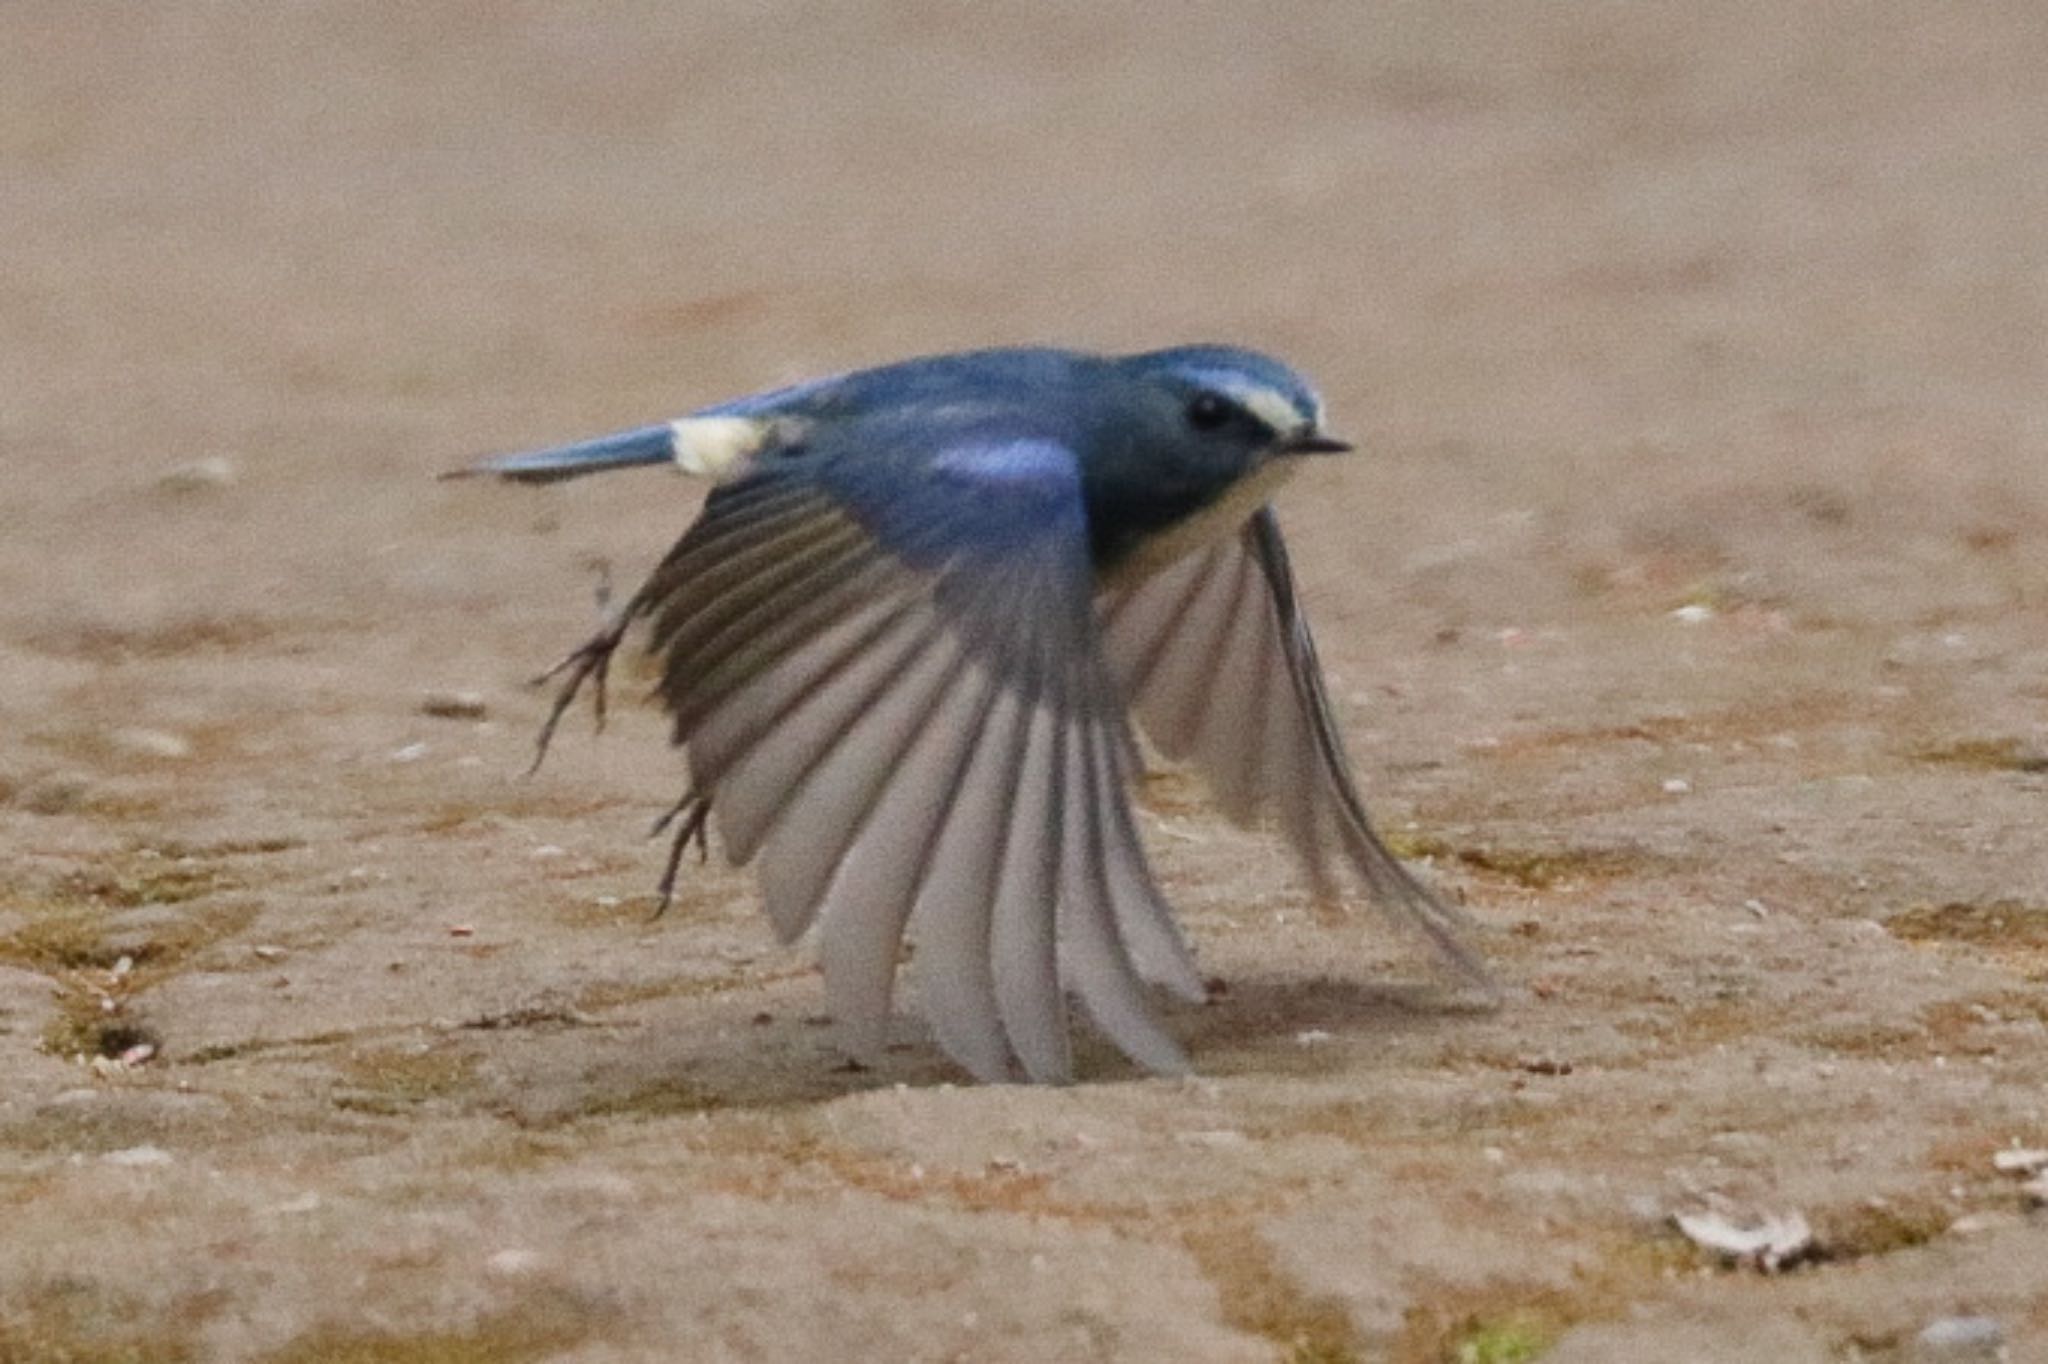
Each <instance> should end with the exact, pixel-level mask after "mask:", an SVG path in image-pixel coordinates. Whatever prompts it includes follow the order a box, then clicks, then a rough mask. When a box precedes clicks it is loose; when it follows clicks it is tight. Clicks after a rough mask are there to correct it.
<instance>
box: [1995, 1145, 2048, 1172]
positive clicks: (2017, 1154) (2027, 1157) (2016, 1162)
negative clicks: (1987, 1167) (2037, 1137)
mask: <svg viewBox="0 0 2048 1364" xmlns="http://www.w3.org/2000/svg"><path fill="white" fill-rule="evenodd" d="M1991 1167H1992V1168H1993V1169H1995V1170H1997V1171H1998V1173H2000V1174H2002V1175H2036V1174H2039V1173H2041V1171H2043V1170H2048V1151H2036V1150H2023V1149H2021V1148H2019V1147H2012V1148H2010V1149H2008V1150H2004V1151H2000V1152H1998V1153H1997V1154H1996V1155H1994V1156H1992V1157H1991Z"/></svg>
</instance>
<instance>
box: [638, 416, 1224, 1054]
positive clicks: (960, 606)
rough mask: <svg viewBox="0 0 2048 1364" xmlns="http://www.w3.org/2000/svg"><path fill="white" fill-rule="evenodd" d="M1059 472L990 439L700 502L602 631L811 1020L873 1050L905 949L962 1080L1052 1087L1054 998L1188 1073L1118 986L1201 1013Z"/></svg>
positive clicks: (860, 462) (865, 452)
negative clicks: (813, 998)
mask: <svg viewBox="0 0 2048 1364" xmlns="http://www.w3.org/2000/svg"><path fill="white" fill-rule="evenodd" d="M1093 598H1094V579H1093V574H1092V570H1091V568H1090V565H1089V559H1088V537H1087V528H1086V521H1085V516H1084V513H1083V510H1082V501H1081V486H1080V480H1079V473H1078V467H1077V462H1076V459H1075V456H1074V454H1073V452H1072V451H1071V450H1070V449H1069V448H1067V447H1066V446H1065V445H1063V444H1061V443H1059V442H1057V441H1053V440H1050V439H1045V438H1042V437H1035V436H1034V437H1023V436H1018V435H1016V434H1014V433H1007V434H1006V433H1005V432H1003V431H1001V430H997V429H981V430H968V431H965V432H956V433H955V434H954V435H953V436H952V437H950V438H948V439H947V440H945V441H943V442H935V441H933V440H932V438H931V437H930V436H928V435H926V436H922V437H921V436H920V435H919V434H918V433H917V432H915V431H914V430H909V429H906V430H903V431H895V432H878V431H874V430H869V431H865V432H862V433H861V441H860V445H859V447H858V448H855V447H854V446H853V445H852V443H851V442H850V441H849V442H848V443H847V445H846V447H845V448H837V447H833V446H830V445H825V444H819V443H807V444H806V445H805V446H804V447H803V448H801V449H800V450H796V451H792V452H790V453H789V454H788V455H786V456H784V457H778V458H772V459H768V460H765V461H763V462H762V463H761V464H760V465H759V466H757V467H756V468H755V469H754V470H753V471H752V472H751V473H749V474H747V475H746V476H745V477H743V478H741V479H739V480H738V481H736V482H733V483H730V484H727V485H725V486H723V487H720V488H719V489H717V490H716V491H714V492H713V493H712V495H711V497H710V498H709V499H708V500H707V502H706V504H705V507H704V511H703V514H702V516H701V517H700V518H699V520H698V521H697V523H696V524H695V525H694V526H693V527H692V528H691V530H690V531H689V532H688V533H687V534H686V535H685V536H684V537H683V539H682V540H681V541H680V542H678V543H677V545H676V546H675V548H674V549H673V550H672V551H671V552H670V553H669V555H668V557H667V558H666V559H665V560H664V561H663V563H662V564H661V566H660V567H659V568H658V569H656V571H655V572H654V574H653V575H652V576H651V577H650V579H649V580H648V582H647V584H646V585H645V586H643V587H642V588H641V589H640V591H639V592H638V593H637V594H636V595H635V596H634V598H633V600H632V602H631V603H629V606H628V608H627V609H628V613H629V615H633V616H639V617H644V618H645V619H646V620H647V621H648V622H649V624H650V626H651V630H650V648H651V649H652V650H653V651H654V652H656V653H657V654H658V655H659V657H660V659H661V665H662V683H661V687H662V692H663V696H664V699H665V701H666V703H667V706H668V709H669V711H670V713H671V714H672V716H673V718H674V725H675V730H674V732H675V738H676V741H677V742H678V743H680V744H681V745H683V746H684V747H685V749H686V750H687V752H688V755H689V761H690V766H691V772H692V778H693V780H694V782H695V784H696V789H697V790H698V791H699V792H700V793H702V794H704V795H706V796H708V797H710V798H711V800H712V803H713V808H714V809H715V810H716V811H717V813H718V817H719V823H720V832H721V834H722V835H723V839H724V842H725V845H726V848H727V852H728V855H729V856H730V857H731V858H732V860H733V861H734V862H736V863H742V864H744V863H747V862H752V861H758V863H759V867H760V873H759V874H760V878H761V884H762V889H763V892H764V898H765V899H766V901H767V908H768V912H769V915H770V917H771V918H772V919H773V921H774V923H775V926H776V928H777V930H778V932H779V933H780V934H781V935H782V936H783V938H784V939H785V940H789V939H794V938H796V937H797V936H799V935H800V934H802V933H804V932H805V931H806V930H807V929H808V928H810V927H811V925H812V924H813V922H814V921H821V925H822V926H821V929H820V951H821V959H822V965H823V969H824V974H825V982H826V990H827V994H828V997H829V999H830V1003H831V1008H832V1012H833V1013H834V1014H835V1016H836V1017H837V1018H838V1019H839V1020H840V1021H841V1023H842V1025H844V1026H845V1027H846V1028H848V1029H849V1030H850V1040H851V1042H852V1044H853V1049H854V1050H855V1052H856V1054H859V1053H860V1052H862V1051H865V1050H871V1049H872V1048H873V1047H874V1046H875V1045H876V1044H877V1043H878V1042H879V1041H880V1038H881V1034H882V1027H883V1024H884V1023H885V1021H886V1019H887V1016H888V1010H889V1003H890V996H891V990H892V984H893V980H894V976H895V969H896V964H897V959H898V956H899V953H900V948H901V942H902V939H903V937H904V936H905V933H906V931H907V932H908V933H909V935H910V936H911V938H912V939H913V940H914V942H915V943H916V948H917V952H916V959H915V967H914V973H915V976H916V980H917V984H918V990H919V994H920V997H921V1001H922V1004H923V1007H924V1012H925V1013H926V1015H927V1016H928V1018H929V1019H930V1021H931V1023H932V1025H933V1028H934V1030H935V1032H936V1033H937V1036H938V1038H939V1040H940V1042H941V1044H942V1045H943V1046H945V1048H946V1049H947V1050H948V1051H949V1052H950V1053H951V1054H952V1055H953V1056H954V1057H955V1058H957V1059H958V1060H959V1061H960V1062H961V1063H962V1064H964V1065H965V1066H967V1068H968V1069H970V1070H971V1071H973V1073H974V1074H975V1075H977V1076H978V1077H980V1078H983V1079H990V1080H995V1079H1003V1078H1008V1077H1011V1076H1013V1075H1014V1074H1015V1073H1016V1071H1017V1069H1018V1067H1021V1069H1022V1072H1023V1073H1024V1074H1025V1075H1027V1076H1028V1077H1030V1078H1031V1079H1034V1080H1050V1081H1060V1080H1065V1079H1066V1078H1068V1076H1069V1075H1070V1073H1071V1063H1070V1053H1069V1045H1068V1038H1067V1026H1066V1013H1065V997H1066V994H1067V992H1068V991H1071V992H1072V993H1073V994H1075V995H1076V996H1077V997H1078V998H1079V999H1080V1001H1081V1003H1082V1004H1083V1006H1084V1007H1085V1008H1086V1009H1087V1011H1088V1013H1089V1014H1090V1016H1091V1017H1092V1018H1093V1019H1094V1021H1095V1022H1096V1024H1097V1025H1098V1026H1099V1027H1100V1028H1101V1029H1102V1030H1103V1031H1104V1032H1105V1033H1106V1034H1107V1035H1108V1036H1109V1037H1110V1038H1111V1040H1113V1041H1114V1042H1115V1043H1116V1044H1117V1045H1118V1046H1119V1047H1120V1048H1121V1049H1122V1050H1123V1051H1124V1052H1126V1053H1127V1054H1128V1055H1130V1056H1131V1057H1132V1058H1133V1059H1134V1060H1136V1061H1138V1062H1139V1063H1140V1064H1142V1065H1145V1066H1147V1067H1149V1068H1151V1069H1153V1070H1156V1071H1162V1072H1178V1071H1181V1070H1184V1069H1185V1068H1186V1062H1185V1059H1184V1057H1183V1056H1182V1053H1181V1051H1180V1049H1179V1047H1178V1046H1177V1045H1176V1044H1175V1042H1174V1041H1173V1039H1172V1038H1171V1037H1170V1036H1168V1035H1167V1034H1166V1033H1165V1032H1164V1031H1163V1030H1162V1029H1161V1028H1160V1027H1159V1025H1158V1024H1157V1023H1156V1022H1155V1021H1154V1020H1153V1019H1152V1017H1151V1016H1150V1013H1149V1011H1148V1009H1147V1006H1146V1000H1145V993H1144V989H1143V983H1142V982H1143V979H1145V978H1148V977H1149V978H1151V979H1153V980H1156V981H1159V982H1161V983H1164V984H1167V985H1169V986H1171V987H1173V988H1175V989H1176V990H1177V991H1179V992H1180V993H1182V994H1183V995H1186V996H1189V997H1193V998H1199V997H1200V993H1201V989H1200V982H1199V978H1198V977H1197V975H1196V973H1195V971H1194V967H1193V963H1192V961H1191V960H1190V958H1189V956H1188V953H1187V950H1186V948H1185V946H1184V945H1183V943H1182V940H1181V938H1180V935H1179V933H1178V930H1177V929H1176V927H1175V926H1174V923H1173V920H1172V917H1171V913H1170V911H1169V909H1168V908H1167V906H1166V905H1165V903H1164V901H1163V899H1162V898H1161V897H1160V895H1159V892H1158V891H1157V889H1156V887H1155V886H1154V883H1153V880H1152V876H1151V873H1150V871H1149V869H1148V868H1147V865H1146V862H1145V856H1144V853H1143V850H1142V847H1141V846H1140V843H1139V841H1138V837H1137V833H1136V828H1135V823H1134V821H1133V819H1132V815H1131V810H1130V807H1129V803H1128V798H1127V795H1126V788H1127V784H1128V782H1129V780H1130V776H1131V772H1130V757H1129V755H1130V752H1131V748H1130V736H1129V733H1128V730H1127V728H1126V721H1125V719H1124V716H1123V712H1122V709H1121V704H1120V700H1119V696H1118V693H1117V691H1116V689H1115V687H1114V685H1113V684H1112V683H1111V682H1110V680H1109V677H1108V674H1107V671H1106V669H1105V667H1104V665H1103V662H1102V658H1101V654H1100V650H1099V648H1098V645H1097V638H1096V624H1095V616H1094V604H1093Z"/></svg>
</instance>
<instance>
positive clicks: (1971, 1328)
mask: <svg viewBox="0 0 2048 1364" xmlns="http://www.w3.org/2000/svg"><path fill="white" fill-rule="evenodd" d="M1910 1357H1911V1358H1912V1359H1914V1360H1926V1361H1929V1362H1930V1364H1932V1361H1934V1360H1984V1361H1986V1362H1987V1364H1989V1361H1993V1360H1998V1359H2002V1358H2004V1357H2005V1328H2004V1327H2003V1326H2000V1325H1999V1324H1998V1323H1997V1322H1996V1321H1995V1320H1993V1319H1992V1318H1990V1317H1943V1318H1941V1319H1940V1320H1939V1321H1932V1322H1929V1323H1928V1324H1927V1326H1926V1327H1925V1328H1924V1329H1923V1330H1922V1331H1921V1332H1920V1334H1919V1335H1917V1336H1915V1337H1914V1338H1913V1353H1912V1355H1911V1356H1910Z"/></svg>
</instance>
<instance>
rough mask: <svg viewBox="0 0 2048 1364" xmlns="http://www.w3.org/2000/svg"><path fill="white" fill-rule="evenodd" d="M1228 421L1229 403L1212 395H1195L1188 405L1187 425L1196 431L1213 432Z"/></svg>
mask: <svg viewBox="0 0 2048 1364" xmlns="http://www.w3.org/2000/svg"><path fill="white" fill-rule="evenodd" d="M1229 420H1230V404H1229V402H1228V401H1226V400H1225V399H1222V398H1219V397H1217V396H1216V395H1215V394H1214V393H1197V394H1196V395H1195V400H1194V401H1193V402H1191V403H1189V404H1188V425H1190V426H1192V427H1194V428H1195V430H1197V431H1214V430H1215V429H1216V428H1217V427H1219V426H1221V425H1223V423H1225V422H1227V421H1229Z"/></svg>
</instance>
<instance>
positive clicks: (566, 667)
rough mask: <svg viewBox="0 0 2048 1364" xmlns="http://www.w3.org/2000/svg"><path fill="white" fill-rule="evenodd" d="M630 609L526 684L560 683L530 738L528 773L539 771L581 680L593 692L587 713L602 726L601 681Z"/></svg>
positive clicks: (600, 728) (629, 618)
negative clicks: (536, 732)
mask: <svg viewBox="0 0 2048 1364" xmlns="http://www.w3.org/2000/svg"><path fill="white" fill-rule="evenodd" d="M632 621H633V616H632V613H630V612H623V613H621V614H620V616H619V618H618V619H617V620H615V621H613V622H612V623H611V624H610V625H607V626H605V627H604V629H602V630H600V631H598V632H597V633H596V634H594V635H592V636H591V637H590V638H589V639H587V640H585V641H584V642H583V643H582V644H580V645H578V646H577V647H576V649H575V651H574V652H572V653H570V654H569V655H568V656H567V657H565V658H564V659H563V660H562V661H561V662H559V663H557V664H555V666H554V667H552V668H549V669H548V670H547V671H546V672H544V673H542V674H541V675H540V676H538V677H536V678H534V679H533V681H532V683H531V684H530V685H532V686H536V687H539V686H545V685H546V684H547V683H549V682H551V681H553V680H554V679H555V678H557V677H560V678H562V679H563V681H562V685H561V687H560V688H559V689H558V690H557V691H556V692H555V703H554V705H552V706H550V707H549V708H548V718H547V719H546V720H544V721H542V722H541V727H540V735H539V737H538V738H536V739H535V740H534V754H533V766H531V767H529V768H527V769H526V773H527V775H528V776H532V775H533V774H534V773H535V772H538V771H540V765H541V764H542V763H543V762H545V761H547V756H548V745H549V744H551V743H553V742H554V740H555V729H556V728H557V727H558V726H559V725H560V724H561V723H562V717H563V716H564V715H565V714H567V713H568V710H569V707H570V706H571V705H573V704H574V703H575V701H576V697H577V694H578V693H579V692H581V691H582V690H583V684H584V683H585V682H589V683H591V684H592V685H593V686H594V687H595V688H596V690H595V692H593V693H592V695H591V714H592V716H593V717H594V719H595V721H596V726H597V729H598V731H599V732H600V733H602V732H603V730H604V719H605V700H606V695H605V683H606V681H607V679H608V678H609V677H610V675H611V667H612V655H613V654H614V653H616V652H618V648H619V643H620V641H622V640H624V639H625V637H626V629H627V627H628V626H629V625H631V624H632Z"/></svg>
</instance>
